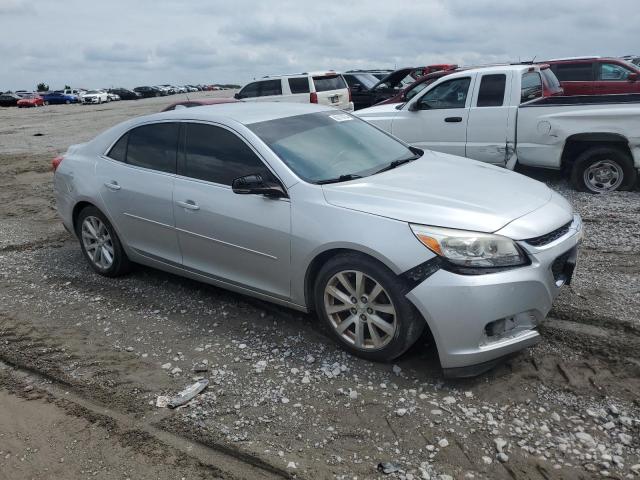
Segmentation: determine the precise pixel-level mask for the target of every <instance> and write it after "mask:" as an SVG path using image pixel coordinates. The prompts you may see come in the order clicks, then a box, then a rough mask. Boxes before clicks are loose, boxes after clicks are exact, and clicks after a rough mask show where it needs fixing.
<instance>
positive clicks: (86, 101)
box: [82, 97, 100, 103]
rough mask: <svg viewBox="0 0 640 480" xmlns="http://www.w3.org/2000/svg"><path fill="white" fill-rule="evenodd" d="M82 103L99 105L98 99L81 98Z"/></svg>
mask: <svg viewBox="0 0 640 480" xmlns="http://www.w3.org/2000/svg"><path fill="white" fill-rule="evenodd" d="M82 103H100V98H98V97H89V98H87V97H83V98H82Z"/></svg>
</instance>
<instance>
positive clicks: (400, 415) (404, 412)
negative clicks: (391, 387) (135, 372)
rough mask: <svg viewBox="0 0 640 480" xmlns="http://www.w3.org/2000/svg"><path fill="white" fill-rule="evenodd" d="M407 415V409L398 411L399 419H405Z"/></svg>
mask: <svg viewBox="0 0 640 480" xmlns="http://www.w3.org/2000/svg"><path fill="white" fill-rule="evenodd" d="M406 414H407V409H406V408H399V409H397V410H396V415H398V416H399V417H404V416H405V415H406Z"/></svg>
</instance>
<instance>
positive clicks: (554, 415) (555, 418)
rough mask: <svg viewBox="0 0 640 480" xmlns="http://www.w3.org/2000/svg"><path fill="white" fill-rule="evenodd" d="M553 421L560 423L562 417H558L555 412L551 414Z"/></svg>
mask: <svg viewBox="0 0 640 480" xmlns="http://www.w3.org/2000/svg"><path fill="white" fill-rule="evenodd" d="M551 419H552V420H553V421H554V422H559V421H560V415H558V414H557V413H556V412H553V413H552V414H551Z"/></svg>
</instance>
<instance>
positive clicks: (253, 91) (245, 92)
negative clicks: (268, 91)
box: [238, 82, 259, 98]
mask: <svg viewBox="0 0 640 480" xmlns="http://www.w3.org/2000/svg"><path fill="white" fill-rule="evenodd" d="M258 85H259V82H253V83H249V84H248V85H245V86H244V87H243V88H242V90H240V93H238V97H239V98H253V97H257V96H258V95H259V90H258Z"/></svg>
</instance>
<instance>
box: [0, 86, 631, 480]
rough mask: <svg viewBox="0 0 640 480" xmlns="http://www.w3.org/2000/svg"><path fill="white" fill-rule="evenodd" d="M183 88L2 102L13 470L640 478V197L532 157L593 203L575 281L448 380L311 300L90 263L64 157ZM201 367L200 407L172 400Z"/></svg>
mask: <svg viewBox="0 0 640 480" xmlns="http://www.w3.org/2000/svg"><path fill="white" fill-rule="evenodd" d="M215 94H217V95H228V94H229V92H216V93H215ZM215 94H214V93H206V94H199V95H207V96H211V95H215ZM177 98H178V96H174V97H170V98H168V99H167V98H159V99H148V100H139V101H135V102H124V101H123V102H112V103H110V104H106V105H99V106H98V105H91V106H75V105H70V106H66V105H63V106H49V107H45V108H38V109H28V110H27V109H24V110H23V109H16V108H13V109H2V110H0V480H4V479H5V478H6V479H12V480H13V479H34V478H35V479H50V478H65V479H76V478H78V479H80V478H94V477H95V478H105V479H106V478H110V479H111V478H121V479H126V478H131V479H146V478H150V479H151V478H162V479H164V478H167V479H169V478H171V479H174V478H185V479H198V478H225V479H226V478H232V479H262V478H300V479H311V478H314V479H325V478H327V479H332V478H336V479H347V478H349V479H355V478H358V479H369V478H405V479H411V478H413V479H419V478H423V479H428V478H429V479H441V480H446V479H448V478H487V479H545V480H547V479H587V478H603V477H610V478H639V477H638V475H639V474H640V353H639V352H640V349H639V348H638V347H640V318H639V315H638V312H639V311H640V193H639V192H637V191H634V192H623V193H617V194H613V195H608V196H590V195H586V194H579V193H576V192H573V191H571V190H570V189H569V188H568V187H567V186H566V184H565V182H564V181H563V180H562V179H560V178H558V177H557V176H553V175H541V174H540V173H539V172H526V173H527V174H531V175H534V176H536V177H537V178H539V179H541V180H542V181H545V182H546V183H548V184H549V185H550V186H551V187H552V188H555V189H557V190H558V191H560V192H561V193H563V194H565V195H566V196H567V197H568V198H569V199H570V201H571V202H572V203H573V204H574V206H575V207H576V209H577V210H578V211H579V212H580V213H581V214H582V215H583V217H584V220H585V228H586V237H585V242H584V245H583V248H582V251H581V253H580V258H579V265H578V270H577V274H576V277H575V279H574V283H573V285H572V286H570V287H566V288H565V289H564V290H563V292H562V293H561V295H560V297H559V298H558V300H557V302H556V305H555V306H554V309H553V311H552V313H551V316H550V318H549V319H548V321H547V322H546V323H545V324H544V326H543V327H542V328H541V332H542V336H543V339H542V342H541V343H540V344H539V345H538V346H536V347H534V348H532V349H529V350H527V351H524V352H522V353H520V354H518V355H515V356H514V357H512V358H510V359H508V360H507V361H506V362H504V363H503V364H501V365H500V366H498V367H497V368H495V369H494V370H492V371H491V372H489V373H487V374H484V375H482V376H480V377H478V378H475V379H470V380H464V381H461V380H458V381H449V380H445V379H444V378H443V377H442V374H441V372H440V365H439V363H438V360H437V355H436V353H435V352H434V349H433V346H432V345H430V344H429V342H428V340H427V339H424V340H423V341H420V342H419V343H418V345H416V346H415V347H414V348H413V349H412V350H411V351H410V352H408V353H407V354H406V355H405V356H403V357H402V358H401V359H399V361H398V362H397V364H395V365H386V364H375V363H370V362H366V361H363V360H361V359H358V358H355V357H352V356H350V355H348V354H346V353H345V352H343V351H341V350H340V349H339V348H337V347H336V346H335V345H334V344H333V343H332V342H331V340H330V339H329V338H328V336H327V335H326V332H325V331H324V330H323V328H322V327H321V326H320V325H319V324H318V323H317V322H316V321H315V320H314V318H313V317H311V316H308V315H302V314H299V313H297V312H293V311H289V310H286V309H283V308H279V307H275V306H273V305H269V304H267V303H263V302H260V301H257V300H253V299H251V298H248V297H244V296H242V295H238V294H234V293H230V292H227V291H225V290H221V289H218V288H215V287H211V286H208V285H204V284H201V283H197V282H194V281H190V280H186V279H183V278H179V277H176V276H173V275H170V274H166V273H163V272H159V271H156V270H153V269H149V268H145V267H136V268H135V269H134V271H133V272H132V273H131V274H129V275H127V276H125V277H122V278H118V279H115V280H113V279H106V278H102V277H99V276H97V275H95V274H93V273H92V271H91V270H90V269H89V267H88V266H87V265H86V264H85V261H84V259H83V258H82V256H81V254H80V249H79V247H78V245H77V241H76V240H75V239H73V238H72V237H71V236H70V235H69V234H68V233H67V232H66V231H65V230H64V229H63V227H62V225H61V223H60V222H59V221H58V220H57V218H56V213H55V204H54V199H53V193H52V186H51V177H52V176H51V172H50V168H49V166H50V161H51V159H52V158H53V157H54V156H55V155H57V154H59V153H63V152H64V151H65V150H66V148H67V147H68V146H69V145H71V144H73V143H79V142H82V141H86V140H89V139H91V138H92V137H93V136H94V135H95V134H96V133H98V132H100V131H102V130H104V129H105V128H107V127H109V126H111V125H113V124H115V123H117V122H119V121H121V120H124V119H127V118H130V117H132V116H135V115H141V114H145V113H151V112H156V111H159V110H160V109H161V108H162V107H163V106H164V105H165V104H167V103H169V102H171V101H175V99H177ZM195 365H199V366H200V368H199V369H198V370H204V371H198V372H194V366H195ZM202 377H204V378H207V379H209V381H210V386H209V388H208V389H207V390H205V391H204V392H203V393H202V394H201V395H199V396H198V397H197V398H196V400H195V401H193V402H192V403H190V404H189V405H187V406H186V407H184V408H180V409H177V410H168V409H166V408H158V407H157V406H156V400H157V397H158V396H160V395H171V394H173V393H176V392H178V391H180V390H181V389H183V388H184V387H186V386H188V385H190V384H191V383H193V382H194V381H195V380H197V379H199V378H202ZM381 462H390V463H392V464H393V465H394V466H395V467H397V469H398V471H396V472H393V473H389V474H385V473H380V472H378V470H377V467H378V464H379V463H381Z"/></svg>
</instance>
